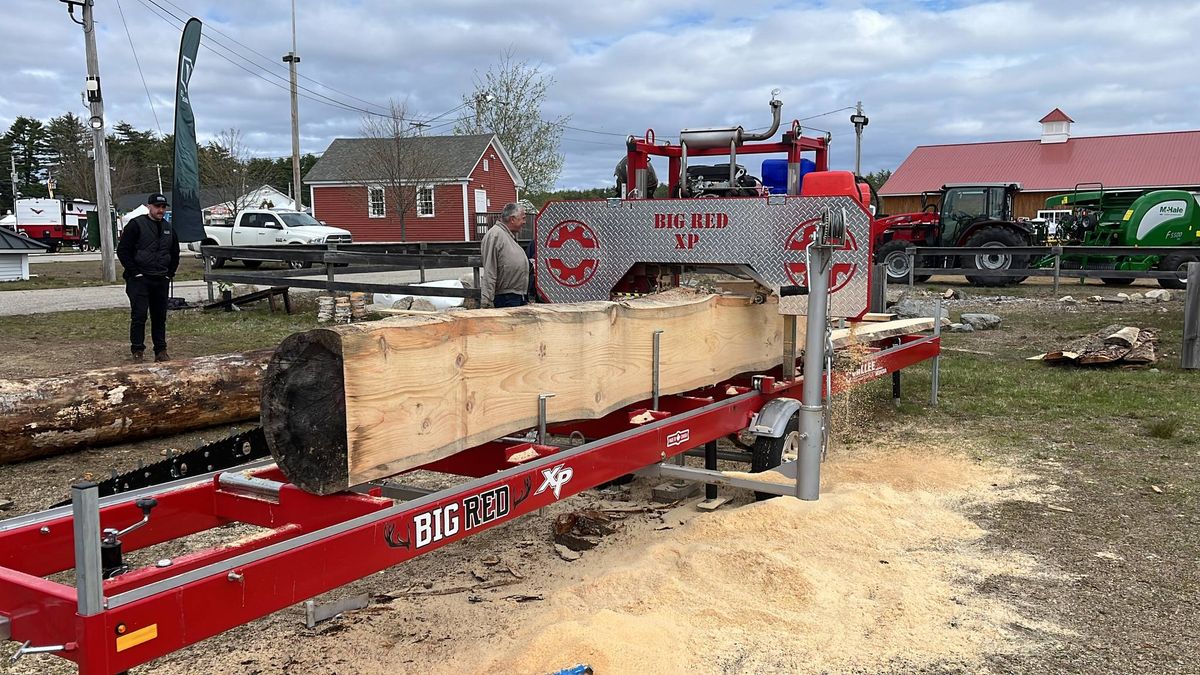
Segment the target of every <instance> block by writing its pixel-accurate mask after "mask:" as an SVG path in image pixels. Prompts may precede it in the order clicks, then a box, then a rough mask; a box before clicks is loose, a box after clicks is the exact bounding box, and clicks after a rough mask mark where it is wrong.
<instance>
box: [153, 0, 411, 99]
mask: <svg viewBox="0 0 1200 675" xmlns="http://www.w3.org/2000/svg"><path fill="white" fill-rule="evenodd" d="M162 1H163V2H165V3H167V4H168V5H170V6H172V7H174V8H175V9H177V10H179V11H180V12H183V13H184V14H191V12H188V11H187V10H186V9H184V8H182V7H180V6H179V5H177V4H175V3H174V2H171V0H162ZM210 28H212V30H213V32H215V33H217V34H219V35H222V36H224V37H225V38H226V39H228V40H229V41H230V42H232V43H234V44H236V45H238V46H240V47H242V48H243V49H245V50H246V51H249V52H250V53H251V54H254V55H256V56H258V57H259V58H261V59H262V60H263V61H265V62H267V63H270V64H271V65H272V66H280V63H279V62H277V61H275V60H274V59H272V58H270V57H269V56H267V55H265V54H263V53H262V52H259V51H257V50H255V49H254V48H253V47H250V46H249V45H246V44H244V43H242V42H238V41H237V40H236V39H235V38H234V37H233V36H231V35H229V34H228V33H226V32H224V31H222V30H221V29H219V28H217V27H216V26H210ZM299 77H300V78H301V79H305V80H308V81H309V82H312V83H314V84H316V85H318V86H321V87H324V88H326V89H328V90H329V91H332V92H335V93H338V94H341V95H342V96H349V97H350V98H352V99H354V100H355V101H358V102H360V103H365V104H367V105H369V106H374V107H376V108H379V109H380V110H387V109H388V106H386V105H380V104H378V103H373V102H371V101H368V100H366V99H362V98H359V97H357V96H355V95H354V94H349V93H346V92H344V91H341V90H339V89H335V88H333V87H331V86H329V85H327V84H325V83H323V82H320V81H318V80H316V79H314V78H311V77H308V76H306V75H299Z"/></svg>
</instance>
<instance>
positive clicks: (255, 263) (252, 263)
mask: <svg viewBox="0 0 1200 675" xmlns="http://www.w3.org/2000/svg"><path fill="white" fill-rule="evenodd" d="M242 264H243V265H245V266H246V267H247V269H252V270H256V269H258V268H259V267H260V266H262V261H261V260H243V261H242Z"/></svg>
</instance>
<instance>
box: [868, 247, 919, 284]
mask: <svg viewBox="0 0 1200 675" xmlns="http://www.w3.org/2000/svg"><path fill="white" fill-rule="evenodd" d="M908 244H909V242H907V241H901V240H895V241H889V242H888V243H886V244H884V245H883V246H880V247H879V249H878V250H877V251H875V262H876V263H877V264H880V265H883V266H884V269H885V270H886V271H887V280H888V283H889V284H907V283H908V271H909V265H908V254H906V253H905V252H904V251H905V249H907V248H908ZM915 262H916V263H917V264H918V265H923V264H924V263H925V259H924V257H920V258H917V259H916V261H915ZM930 276H931V275H929V274H917V275H915V276H914V277H913V281H914V282H921V281H929V277H930Z"/></svg>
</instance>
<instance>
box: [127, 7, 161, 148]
mask: <svg viewBox="0 0 1200 675" xmlns="http://www.w3.org/2000/svg"><path fill="white" fill-rule="evenodd" d="M117 12H118V13H119V14H120V15H121V25H122V26H124V27H125V37H126V38H129V51H131V52H133V62H134V64H136V65H137V71H138V77H140V78H142V88H143V89H145V90H146V100H147V101H148V102H149V103H150V113H151V114H153V115H154V126H155V127H158V133H160V134H161V133H162V132H163V130H162V123H160V122H159V121H158V111H157V110H155V108H154V97H152V96H150V87H149V85H147V84H146V75H145V74H144V73H142V62H141V60H140V59H138V55H137V48H136V47H134V46H133V34H132V33H130V32H129V24H128V23H126V21H125V8H123V7H121V0H117Z"/></svg>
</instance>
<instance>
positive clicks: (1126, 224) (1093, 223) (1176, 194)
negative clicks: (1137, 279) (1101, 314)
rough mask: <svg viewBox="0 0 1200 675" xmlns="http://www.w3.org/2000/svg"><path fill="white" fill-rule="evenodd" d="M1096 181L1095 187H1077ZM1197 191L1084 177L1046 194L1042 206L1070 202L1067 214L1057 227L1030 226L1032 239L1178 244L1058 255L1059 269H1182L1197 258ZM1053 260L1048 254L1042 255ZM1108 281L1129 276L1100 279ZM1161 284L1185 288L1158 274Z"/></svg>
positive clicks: (1116, 283)
mask: <svg viewBox="0 0 1200 675" xmlns="http://www.w3.org/2000/svg"><path fill="white" fill-rule="evenodd" d="M1092 186H1096V187H1097V188H1098V189H1092V190H1081V189H1080V188H1082V187H1092ZM1198 200H1200V195H1197V194H1196V193H1194V192H1187V191H1186V190H1150V191H1146V190H1105V189H1104V186H1103V185H1099V184H1096V183H1083V184H1080V185H1078V186H1076V188H1075V191H1074V192H1072V193H1070V194H1064V195H1058V196H1055V197H1051V198H1049V199H1047V200H1046V208H1048V209H1049V208H1055V209H1062V208H1070V209H1071V216H1070V217H1067V218H1064V219H1062V220H1061V221H1060V222H1059V223H1058V224H1057V227H1056V228H1052V229H1053V231H1051V228H1045V229H1043V230H1042V231H1038V232H1035V236H1034V238H1035V239H1040V240H1044V241H1046V242H1047V243H1050V244H1063V245H1068V246H1156V247H1162V246H1178V247H1180V251H1179V252H1178V253H1171V254H1169V255H1164V256H1157V255H1086V256H1079V255H1075V256H1063V259H1062V268H1063V269H1112V270H1130V271H1133V270H1160V271H1180V270H1186V269H1187V264H1188V263H1190V262H1197V261H1200V202H1198ZM1042 263H1043V265H1039V266H1044V265H1053V264H1054V263H1053V259H1050V260H1043V261H1042ZM1101 280H1102V281H1103V282H1104V283H1106V284H1110V285H1113V286H1128V285H1129V284H1131V283H1133V281H1134V280H1133V279H1122V278H1117V277H1109V278H1103V277H1102V279H1101ZM1158 283H1159V285H1161V286H1162V287H1163V288H1175V289H1179V288H1184V287H1185V285H1186V282H1185V281H1183V280H1181V279H1159V280H1158Z"/></svg>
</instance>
